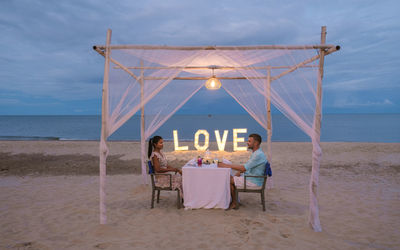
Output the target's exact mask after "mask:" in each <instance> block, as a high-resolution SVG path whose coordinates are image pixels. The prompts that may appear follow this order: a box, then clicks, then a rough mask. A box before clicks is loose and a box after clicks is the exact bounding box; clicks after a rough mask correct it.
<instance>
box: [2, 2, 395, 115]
mask: <svg viewBox="0 0 400 250" xmlns="http://www.w3.org/2000/svg"><path fill="white" fill-rule="evenodd" d="M399 6H400V3H399V2H397V1H392V0H389V1H385V3H381V2H378V1H371V0H368V1H351V2H349V1H344V0H340V1H317V2H315V1H311V0H307V1H272V0H271V1H261V0H252V1H239V0H222V1H211V0H206V1H178V0H171V1H164V0H149V1H130V0H124V1H117V2H112V1H95V0H82V1H81V0H71V1H51V2H49V1H45V0H38V1H28V0H21V1H3V3H2V7H1V8H0V28H1V29H2V36H1V37H0V46H1V47H2V54H1V56H0V62H1V65H2V67H1V68H0V92H3V93H13V96H12V97H11V96H3V97H2V99H3V98H4V99H3V101H4V102H5V101H6V100H8V102H10V100H15V101H14V105H16V106H17V105H19V103H24V100H25V99H27V98H30V99H34V97H40V98H50V99H52V100H56V101H57V102H68V101H73V100H96V101H98V100H100V98H101V83H102V76H103V67H104V59H103V57H101V56H99V55H98V54H97V53H95V52H94V51H93V50H92V49H91V47H92V46H93V45H94V44H104V42H105V34H106V30H107V28H111V29H112V30H113V35H112V43H113V44H118V43H121V44H161V45H163V44H167V45H209V44H211V45H249V44H250V45H251V44H315V43H319V40H320V33H319V32H320V26H321V25H327V27H328V36H327V39H328V43H332V44H339V45H341V46H342V50H340V51H339V52H338V53H334V54H332V55H329V56H328V57H327V58H326V60H325V62H326V64H325V76H324V90H326V94H330V93H332V92H356V91H360V90H363V91H370V92H368V93H367V92H364V93H365V97H363V98H362V97H359V98H360V103H368V102H369V101H368V100H371V97H373V96H374V95H375V94H376V92H379V91H380V90H381V89H382V88H385V89H391V88H393V89H398V87H397V86H398V80H397V79H400V71H399V70H398V65H400V52H399V51H398V49H397V47H398V41H399V40H400V17H399V15H398V13H397V10H398V9H399ZM399 92H400V91H399ZM18 93H19V94H18ZM393 98H394V99H392V98H391V100H397V99H396V98H400V93H399V94H397V96H395V97H393ZM350 103H351V102H350ZM0 105H2V104H1V103H0ZM10 105H12V104H11V103H10ZM378 106H379V105H378ZM1 107H2V106H0V109H1ZM227 109H229V107H227ZM79 110H80V109H79V108H75V109H71V113H75V112H79Z"/></svg>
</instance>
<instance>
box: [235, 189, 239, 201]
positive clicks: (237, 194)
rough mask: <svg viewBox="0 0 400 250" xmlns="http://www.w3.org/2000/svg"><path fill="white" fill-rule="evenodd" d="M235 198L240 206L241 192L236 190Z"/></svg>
mask: <svg viewBox="0 0 400 250" xmlns="http://www.w3.org/2000/svg"><path fill="white" fill-rule="evenodd" d="M235 197H236V202H237V203H238V204H239V192H238V191H237V189H236V188H235Z"/></svg>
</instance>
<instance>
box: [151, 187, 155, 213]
mask: <svg viewBox="0 0 400 250" xmlns="http://www.w3.org/2000/svg"><path fill="white" fill-rule="evenodd" d="M155 194H156V190H154V189H153V191H152V192H151V208H154V196H155Z"/></svg>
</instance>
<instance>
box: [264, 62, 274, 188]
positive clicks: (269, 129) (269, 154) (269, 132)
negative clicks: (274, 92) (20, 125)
mask: <svg viewBox="0 0 400 250" xmlns="http://www.w3.org/2000/svg"><path fill="white" fill-rule="evenodd" d="M266 91H267V93H266V98H267V157H268V161H269V163H272V152H271V151H272V116H271V66H268V68H267V86H266ZM269 179H270V180H269V181H268V183H267V188H272V187H273V186H274V185H273V181H272V176H271V177H270V178H269Z"/></svg>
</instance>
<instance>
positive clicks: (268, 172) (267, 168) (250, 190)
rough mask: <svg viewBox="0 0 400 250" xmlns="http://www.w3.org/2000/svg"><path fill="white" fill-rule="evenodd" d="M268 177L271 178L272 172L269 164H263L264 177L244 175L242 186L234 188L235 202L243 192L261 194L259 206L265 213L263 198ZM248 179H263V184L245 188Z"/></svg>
mask: <svg viewBox="0 0 400 250" xmlns="http://www.w3.org/2000/svg"><path fill="white" fill-rule="evenodd" d="M269 176H272V171H271V166H270V164H269V162H267V163H266V164H265V170H264V175H262V176H254V175H245V176H244V186H243V187H239V188H238V187H236V189H235V195H236V200H239V192H244V193H260V194H261V204H262V207H263V211H265V196H264V190H265V184H266V183H267V178H268V177H269ZM249 177H254V178H262V179H263V184H262V186H261V188H260V187H247V186H246V183H247V178H249Z"/></svg>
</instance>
